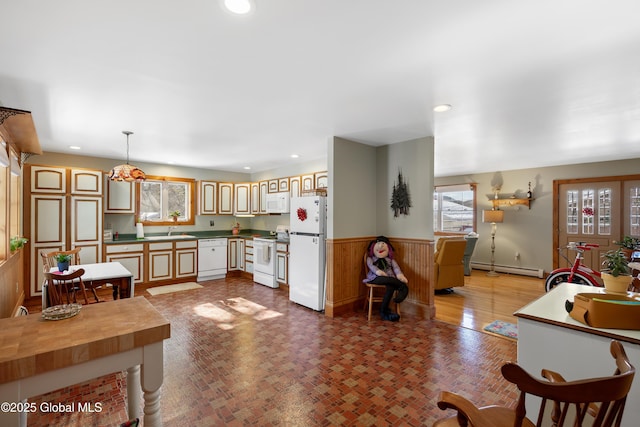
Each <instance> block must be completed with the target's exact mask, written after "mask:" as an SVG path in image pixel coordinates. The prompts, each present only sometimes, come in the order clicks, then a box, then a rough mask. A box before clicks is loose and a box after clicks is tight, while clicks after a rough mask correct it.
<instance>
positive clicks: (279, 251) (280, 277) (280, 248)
mask: <svg viewBox="0 0 640 427" xmlns="http://www.w3.org/2000/svg"><path fill="white" fill-rule="evenodd" d="M276 281H277V282H278V283H282V284H285V285H286V284H287V283H288V282H289V245H287V244H286V243H277V244H276Z"/></svg>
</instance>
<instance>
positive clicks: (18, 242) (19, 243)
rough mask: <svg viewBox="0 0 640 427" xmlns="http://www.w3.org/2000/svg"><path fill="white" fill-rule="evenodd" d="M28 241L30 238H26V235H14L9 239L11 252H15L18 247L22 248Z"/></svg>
mask: <svg viewBox="0 0 640 427" xmlns="http://www.w3.org/2000/svg"><path fill="white" fill-rule="evenodd" d="M28 241H29V240H27V239H25V238H24V237H20V236H16V237H12V238H11V239H10V240H9V248H10V249H11V252H15V251H17V250H18V249H21V248H22V247H23V246H24V245H26V244H27V242H28Z"/></svg>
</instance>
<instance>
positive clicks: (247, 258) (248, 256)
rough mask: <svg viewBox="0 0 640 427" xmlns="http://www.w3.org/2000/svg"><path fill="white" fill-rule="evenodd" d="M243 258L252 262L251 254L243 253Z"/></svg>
mask: <svg viewBox="0 0 640 427" xmlns="http://www.w3.org/2000/svg"><path fill="white" fill-rule="evenodd" d="M244 259H245V261H247V262H253V255H245V257H244Z"/></svg>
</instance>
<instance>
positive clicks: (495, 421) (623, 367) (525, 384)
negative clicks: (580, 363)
mask: <svg viewBox="0 0 640 427" xmlns="http://www.w3.org/2000/svg"><path fill="white" fill-rule="evenodd" d="M610 351H611V355H612V356H613V358H614V359H615V365H616V369H615V372H614V374H613V375H611V376H608V377H599V378H589V379H582V380H575V381H566V380H565V379H564V378H563V377H562V375H560V374H558V373H556V372H553V371H549V370H547V369H543V370H542V376H543V377H544V380H540V379H537V378H534V377H533V376H531V375H530V374H528V373H527V372H526V371H525V370H524V369H522V368H521V367H520V366H518V365H516V364H515V363H507V364H505V365H504V366H502V376H503V377H504V378H505V379H506V380H507V381H509V382H511V383H513V384H515V385H516V386H517V387H518V390H520V395H519V398H518V401H517V403H516V405H515V407H508V408H507V407H501V406H485V407H482V408H478V407H476V406H475V405H474V404H473V403H471V402H470V401H468V400H467V399H465V398H464V397H462V396H460V395H458V394H455V393H450V392H442V393H441V394H440V398H439V400H438V407H439V408H440V409H443V410H445V409H455V410H456V411H457V414H456V415H453V416H451V417H449V418H446V419H443V420H440V421H437V422H436V423H435V424H434V427H449V426H466V425H470V426H474V427H488V426H492V427H520V426H527V427H529V426H534V425H536V426H540V425H552V426H558V427H560V426H583V425H588V426H593V427H619V426H620V425H621V420H622V415H623V412H624V407H625V403H626V399H627V394H628V393H629V389H630V388H631V383H632V381H633V377H634V375H635V368H634V367H633V365H631V363H630V362H629V358H628V357H627V354H626V353H625V351H624V348H623V347H622V344H620V342H618V341H611V345H610ZM527 395H529V396H528V398H529V399H531V396H538V397H539V398H540V399H541V403H540V408H539V410H538V414H532V415H534V416H536V415H537V421H532V420H531V419H529V418H527V417H526V415H527V413H526V408H525V397H526V396H527Z"/></svg>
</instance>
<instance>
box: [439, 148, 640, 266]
mask: <svg viewBox="0 0 640 427" xmlns="http://www.w3.org/2000/svg"><path fill="white" fill-rule="evenodd" d="M638 173H640V159H629V160H620V161H612V162H600V163H589V164H578V165H565V166H554V167H547V168H533V169H522V170H515V171H504V172H494V173H483V174H471V175H460V176H450V177H441V178H436V179H435V184H436V185H447V184H461V183H471V182H475V183H477V185H478V187H477V212H476V214H477V219H478V223H477V231H478V233H479V234H480V239H479V240H478V244H477V245H476V249H475V251H474V254H473V257H472V261H476V262H485V263H488V262H490V258H491V246H490V245H491V239H490V233H491V225H490V224H483V223H482V210H483V209H491V204H490V202H489V198H491V197H493V192H492V189H491V188H492V183H501V184H502V191H501V194H502V195H505V194H510V193H516V195H518V196H520V197H524V196H525V194H526V192H527V184H528V182H531V186H532V191H533V198H534V199H535V200H534V201H533V202H531V209H527V208H526V207H524V206H520V207H519V208H516V207H505V208H503V209H504V211H505V216H504V223H502V224H498V230H497V232H496V253H495V258H496V264H498V265H509V266H516V267H526V268H542V269H544V271H546V272H549V271H550V270H551V269H552V264H553V252H554V251H555V250H556V249H555V248H553V181H554V180H558V179H562V180H564V179H577V178H590V177H598V176H621V175H634V174H638ZM616 240H617V239H616ZM516 252H519V253H520V259H516V258H515V253H516Z"/></svg>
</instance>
